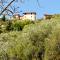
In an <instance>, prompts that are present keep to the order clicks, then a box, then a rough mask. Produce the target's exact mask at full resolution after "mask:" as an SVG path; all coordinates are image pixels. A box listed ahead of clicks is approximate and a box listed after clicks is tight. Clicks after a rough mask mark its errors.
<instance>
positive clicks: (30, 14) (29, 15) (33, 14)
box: [14, 12, 36, 21]
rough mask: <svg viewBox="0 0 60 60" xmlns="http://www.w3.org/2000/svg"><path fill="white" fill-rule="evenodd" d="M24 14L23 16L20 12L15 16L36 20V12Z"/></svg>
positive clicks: (20, 18) (21, 18)
mask: <svg viewBox="0 0 60 60" xmlns="http://www.w3.org/2000/svg"><path fill="white" fill-rule="evenodd" d="M23 14H24V15H23V16H20V15H19V14H15V15H14V17H15V18H16V19H19V20H26V19H29V20H32V21H34V20H36V13H35V12H25V13H23Z"/></svg>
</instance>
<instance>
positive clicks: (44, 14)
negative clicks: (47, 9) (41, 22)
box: [44, 14, 52, 16]
mask: <svg viewBox="0 0 60 60" xmlns="http://www.w3.org/2000/svg"><path fill="white" fill-rule="evenodd" d="M44 16H52V15H51V14H44Z"/></svg>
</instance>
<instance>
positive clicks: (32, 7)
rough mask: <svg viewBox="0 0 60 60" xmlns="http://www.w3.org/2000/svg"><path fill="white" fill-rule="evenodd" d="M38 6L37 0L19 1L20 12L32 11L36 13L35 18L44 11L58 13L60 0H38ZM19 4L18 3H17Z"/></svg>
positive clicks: (59, 11)
mask: <svg viewBox="0 0 60 60" xmlns="http://www.w3.org/2000/svg"><path fill="white" fill-rule="evenodd" d="M39 3H40V7H39V6H38V3H37V0H24V2H23V3H20V9H19V10H20V11H22V12H20V14H21V13H23V12H25V11H30V12H32V11H34V12H36V13H37V18H41V17H43V15H44V14H45V13H48V14H59V13H60V0H39ZM18 5H19V4H18Z"/></svg>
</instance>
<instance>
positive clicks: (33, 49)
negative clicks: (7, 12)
mask: <svg viewBox="0 0 60 60" xmlns="http://www.w3.org/2000/svg"><path fill="white" fill-rule="evenodd" d="M0 31H1V32H0V33H1V34H0V60H60V19H59V18H58V17H57V18H56V19H55V18H54V19H51V20H41V21H34V22H33V21H29V20H25V21H19V20H17V21H16V20H15V21H6V22H3V21H1V22H0Z"/></svg>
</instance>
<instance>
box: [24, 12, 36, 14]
mask: <svg viewBox="0 0 60 60" xmlns="http://www.w3.org/2000/svg"><path fill="white" fill-rule="evenodd" d="M23 14H36V12H25V13H23Z"/></svg>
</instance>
